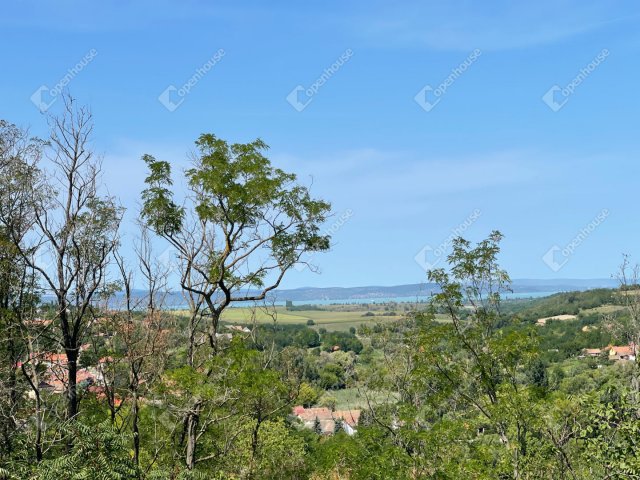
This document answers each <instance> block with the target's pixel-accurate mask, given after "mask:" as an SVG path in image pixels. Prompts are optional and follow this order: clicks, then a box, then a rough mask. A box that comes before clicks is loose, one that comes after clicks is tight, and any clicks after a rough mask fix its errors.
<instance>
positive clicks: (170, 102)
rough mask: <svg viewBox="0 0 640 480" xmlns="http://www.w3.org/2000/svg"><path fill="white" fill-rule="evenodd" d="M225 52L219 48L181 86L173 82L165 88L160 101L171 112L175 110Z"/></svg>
mask: <svg viewBox="0 0 640 480" xmlns="http://www.w3.org/2000/svg"><path fill="white" fill-rule="evenodd" d="M225 54H226V52H225V51H224V49H223V48H221V49H219V50H218V51H217V52H216V53H215V54H214V55H213V56H212V57H211V58H210V59H209V60H207V61H206V62H205V63H203V64H202V65H201V66H200V67H198V68H196V70H195V72H193V75H191V77H190V78H189V79H188V80H187V81H186V82H184V83H183V84H182V85H181V86H180V87H176V86H175V85H174V84H171V85H169V86H168V87H167V88H165V89H164V90H163V91H162V93H161V94H160V95H159V96H158V100H159V101H160V103H161V104H162V105H164V107H165V108H166V109H167V110H169V111H170V112H175V111H176V109H177V108H178V107H179V106H180V105H182V103H183V102H184V101H185V99H186V97H187V95H189V93H191V90H192V89H193V88H194V87H195V86H196V85H197V84H198V83H199V82H200V80H202V79H203V78H204V76H205V75H206V74H207V73H209V72H210V71H211V69H213V67H215V66H216V65H217V64H218V63H219V62H220V61H221V60H222V58H223V57H224V56H225Z"/></svg>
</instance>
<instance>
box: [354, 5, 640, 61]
mask: <svg viewBox="0 0 640 480" xmlns="http://www.w3.org/2000/svg"><path fill="white" fill-rule="evenodd" d="M396 7H397V6H396V5H393V7H388V8H382V9H383V10H385V11H384V14H383V15H381V8H378V9H372V10H371V12H370V13H368V14H363V15H361V16H360V17H359V22H358V24H359V26H360V27H361V31H362V32H363V34H364V35H365V37H366V38H367V39H368V40H369V41H371V42H373V43H376V44H381V45H387V46H388V45H391V46H399V47H407V46H409V47H426V48H430V49H435V50H461V51H468V50H472V49H474V48H480V49H482V50H505V49H516V48H524V47H531V46H536V45H543V44H549V43H553V42H557V41H559V40H563V39H566V38H569V37H572V36H575V35H580V34H584V33H586V32H589V31H592V30H596V29H598V28H601V27H602V26H604V25H606V24H608V23H611V22H615V21H620V20H623V19H625V18H627V17H637V15H638V7H637V6H636V4H630V3H628V2H621V1H613V2H608V3H606V4H604V3H601V2H593V1H578V0H541V1H538V2H511V1H507V0H500V1H494V2H491V3H486V2H469V1H465V0H453V1H450V2H435V1H428V2H410V3H408V4H403V6H402V8H396Z"/></svg>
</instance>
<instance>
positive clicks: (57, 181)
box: [0, 96, 122, 419]
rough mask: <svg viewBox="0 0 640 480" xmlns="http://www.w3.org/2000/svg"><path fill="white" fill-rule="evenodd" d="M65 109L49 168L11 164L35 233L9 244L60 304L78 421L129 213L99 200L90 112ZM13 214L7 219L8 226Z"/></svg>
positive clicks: (71, 410) (71, 402) (69, 392)
mask: <svg viewBox="0 0 640 480" xmlns="http://www.w3.org/2000/svg"><path fill="white" fill-rule="evenodd" d="M63 105H64V107H63V112H62V114H61V115H60V116H52V117H51V118H50V129H51V134H50V139H49V148H48V150H47V152H48V153H49V158H48V159H49V166H50V168H48V169H47V168H44V167H43V165H42V162H41V159H40V158H39V156H32V157H31V158H29V159H14V160H13V161H12V168H13V169H14V171H15V173H16V174H17V175H18V176H17V179H18V181H19V182H20V183H19V185H16V188H15V189H14V190H12V192H11V193H13V194H14V198H13V200H14V201H17V203H18V205H20V207H21V208H23V209H26V210H28V211H29V212H31V213H30V214H29V220H30V222H29V229H28V230H26V231H24V230H22V231H20V230H18V229H10V231H9V238H10V240H11V242H12V244H13V245H14V246H15V247H16V248H17V249H18V250H19V252H20V254H21V256H22V258H23V259H24V261H25V262H26V264H27V265H28V266H29V267H30V268H33V269H34V270H35V271H37V273H38V275H39V276H40V277H41V279H42V283H43V285H44V287H45V289H46V290H47V291H48V293H50V294H51V295H52V296H53V297H54V298H55V304H56V307H57V312H56V323H57V325H58V327H59V330H58V332H59V338H58V341H59V344H60V346H61V347H62V349H63V350H64V353H65V355H66V358H67V372H66V379H65V381H66V396H67V413H66V417H67V419H74V418H75V417H76V415H77V413H78V404H79V397H78V387H77V370H78V357H79V353H80V346H81V344H82V343H83V340H84V338H85V335H86V334H87V329H88V326H89V323H90V322H89V320H90V318H91V314H90V313H91V310H92V309H93V307H94V301H95V300H96V295H97V293H98V292H99V290H100V288H101V285H103V281H104V279H105V276H106V275H107V267H108V264H109V258H110V255H111V253H112V252H113V250H114V248H115V247H116V245H117V243H118V229H119V225H120V221H121V218H122V208H120V207H119V206H118V205H117V203H116V201H115V200H114V199H113V198H110V197H106V196H101V195H100V193H99V183H98V182H99V179H100V161H99V160H98V159H97V158H96V157H95V155H94V153H93V151H92V149H91V144H90V141H91V135H92V132H93V119H92V115H91V112H90V111H89V110H88V109H86V108H84V107H77V106H76V103H75V101H74V100H73V99H72V98H71V97H69V96H65V98H64V102H63ZM8 183H9V184H10V183H11V179H9V181H8ZM13 183H14V184H15V183H16V181H15V180H13ZM2 203H3V204H4V203H5V202H2ZM8 203H9V205H11V204H12V202H8ZM14 203H15V202H14ZM8 208H9V209H10V208H11V207H8ZM14 209H15V208H14ZM8 214H10V212H7V211H5V212H0V221H2V223H3V224H5V225H6V221H7V218H8ZM42 258H46V259H48V260H49V262H42V261H41V259H42ZM47 263H48V264H50V265H51V267H50V268H49V267H48V266H47V265H46V264H47Z"/></svg>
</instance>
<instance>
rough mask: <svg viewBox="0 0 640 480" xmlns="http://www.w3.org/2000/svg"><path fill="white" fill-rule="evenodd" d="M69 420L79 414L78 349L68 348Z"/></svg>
mask: <svg viewBox="0 0 640 480" xmlns="http://www.w3.org/2000/svg"><path fill="white" fill-rule="evenodd" d="M66 354H67V376H68V378H67V383H68V384H67V420H73V419H74V418H76V416H77V415H78V386H77V379H78V349H77V348H67V349H66Z"/></svg>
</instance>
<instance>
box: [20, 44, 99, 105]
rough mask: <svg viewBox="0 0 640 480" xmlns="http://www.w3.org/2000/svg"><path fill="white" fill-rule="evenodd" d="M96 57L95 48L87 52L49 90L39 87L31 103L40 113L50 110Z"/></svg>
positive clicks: (45, 87) (46, 86)
mask: <svg viewBox="0 0 640 480" xmlns="http://www.w3.org/2000/svg"><path fill="white" fill-rule="evenodd" d="M97 56H98V51H97V50H96V49H95V48H92V49H91V50H89V51H88V52H87V53H85V55H84V56H83V57H82V59H81V60H80V61H79V62H78V63H76V64H75V65H74V66H73V67H71V68H70V69H69V70H67V73H66V74H65V75H64V77H62V78H61V79H60V80H58V81H57V82H56V84H55V85H54V86H53V87H51V88H49V86H48V85H40V87H38V89H37V90H36V91H35V92H33V94H32V95H31V102H32V103H33V104H34V105H35V106H36V107H38V110H40V113H45V112H46V111H47V110H49V109H50V108H51V106H52V105H53V104H54V103H55V101H56V100H57V99H58V97H59V96H60V95H61V94H62V92H63V91H64V89H65V88H66V87H68V86H69V84H70V83H71V81H72V80H73V79H74V78H76V77H77V76H78V74H79V73H80V72H82V71H83V70H84V69H85V68H86V67H87V65H89V64H90V63H91V62H92V61H93V60H94V59H95V58H96V57H97Z"/></svg>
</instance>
